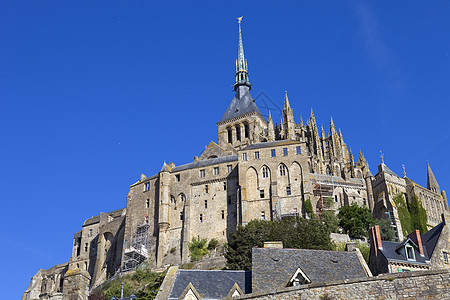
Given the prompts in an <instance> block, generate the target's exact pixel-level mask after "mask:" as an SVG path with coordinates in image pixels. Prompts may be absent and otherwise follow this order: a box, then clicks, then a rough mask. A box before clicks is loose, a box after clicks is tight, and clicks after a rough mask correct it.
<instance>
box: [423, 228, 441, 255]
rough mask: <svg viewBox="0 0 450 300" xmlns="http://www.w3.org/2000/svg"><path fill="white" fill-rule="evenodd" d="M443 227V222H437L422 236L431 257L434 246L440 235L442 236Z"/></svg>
mask: <svg viewBox="0 0 450 300" xmlns="http://www.w3.org/2000/svg"><path fill="white" fill-rule="evenodd" d="M442 229H444V223H443V222H441V223H439V224H437V225H436V226H434V227H433V228H431V229H430V230H428V231H427V232H425V233H424V234H422V236H421V239H422V245H423V247H424V248H426V249H427V252H428V255H429V256H430V257H431V256H432V255H433V252H434V248H435V247H436V244H437V242H438V240H439V237H440V236H441V232H442Z"/></svg>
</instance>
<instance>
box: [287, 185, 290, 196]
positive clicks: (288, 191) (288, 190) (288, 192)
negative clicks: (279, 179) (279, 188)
mask: <svg viewBox="0 0 450 300" xmlns="http://www.w3.org/2000/svg"><path fill="white" fill-rule="evenodd" d="M286 195H288V196H290V195H291V187H290V186H287V187H286Z"/></svg>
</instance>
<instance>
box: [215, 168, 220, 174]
mask: <svg viewBox="0 0 450 300" xmlns="http://www.w3.org/2000/svg"><path fill="white" fill-rule="evenodd" d="M214 175H219V167H214Z"/></svg>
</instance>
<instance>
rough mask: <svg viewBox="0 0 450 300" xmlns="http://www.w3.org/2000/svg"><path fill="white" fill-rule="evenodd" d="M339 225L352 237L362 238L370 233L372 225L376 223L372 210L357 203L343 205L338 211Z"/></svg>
mask: <svg viewBox="0 0 450 300" xmlns="http://www.w3.org/2000/svg"><path fill="white" fill-rule="evenodd" d="M338 218H339V226H341V227H342V229H343V230H344V232H345V233H348V235H350V236H351V237H354V238H361V237H366V236H367V235H368V231H369V228H370V226H372V225H373V224H374V223H375V220H374V219H373V218H372V215H371V213H370V210H369V209H368V208H366V207H360V206H358V205H357V204H356V203H353V204H352V205H350V206H343V207H341V208H340V209H339V213H338Z"/></svg>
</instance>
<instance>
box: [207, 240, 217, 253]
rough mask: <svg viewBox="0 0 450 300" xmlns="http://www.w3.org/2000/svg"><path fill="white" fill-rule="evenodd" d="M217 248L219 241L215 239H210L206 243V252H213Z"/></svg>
mask: <svg viewBox="0 0 450 300" xmlns="http://www.w3.org/2000/svg"><path fill="white" fill-rule="evenodd" d="M217 246H219V241H218V240H216V239H212V240H210V241H209V243H208V250H214V249H216V248H217Z"/></svg>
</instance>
